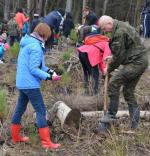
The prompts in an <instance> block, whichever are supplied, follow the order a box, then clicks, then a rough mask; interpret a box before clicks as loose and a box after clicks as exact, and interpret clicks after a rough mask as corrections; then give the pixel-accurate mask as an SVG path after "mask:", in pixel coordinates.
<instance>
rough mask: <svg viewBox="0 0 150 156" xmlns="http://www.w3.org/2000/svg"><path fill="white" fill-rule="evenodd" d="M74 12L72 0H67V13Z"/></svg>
mask: <svg viewBox="0 0 150 156" xmlns="http://www.w3.org/2000/svg"><path fill="white" fill-rule="evenodd" d="M71 10H72V0H67V2H66V12H71Z"/></svg>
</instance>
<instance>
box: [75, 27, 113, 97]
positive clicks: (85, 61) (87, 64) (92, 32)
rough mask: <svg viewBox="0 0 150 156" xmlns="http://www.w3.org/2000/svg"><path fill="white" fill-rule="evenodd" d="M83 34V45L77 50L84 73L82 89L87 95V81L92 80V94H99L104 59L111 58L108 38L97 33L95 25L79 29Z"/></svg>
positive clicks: (104, 68)
mask: <svg viewBox="0 0 150 156" xmlns="http://www.w3.org/2000/svg"><path fill="white" fill-rule="evenodd" d="M81 29H82V30H83V31H84V29H85V30H86V33H87V32H88V33H87V34H85V33H84V32H83V33H81V34H84V35H83V36H84V40H83V45H81V46H80V47H79V48H77V50H78V52H79V59H80V62H81V64H82V68H83V72H84V89H85V94H86V95H88V94H89V80H90V77H91V78H92V88H93V94H94V95H96V94H98V92H99V77H100V74H101V75H103V74H104V72H105V70H106V64H105V59H106V58H107V57H108V56H111V50H110V48H109V38H108V37H106V36H103V35H100V33H97V29H96V27H95V25H93V26H88V27H87V26H84V27H82V28H81ZM88 29H89V30H88Z"/></svg>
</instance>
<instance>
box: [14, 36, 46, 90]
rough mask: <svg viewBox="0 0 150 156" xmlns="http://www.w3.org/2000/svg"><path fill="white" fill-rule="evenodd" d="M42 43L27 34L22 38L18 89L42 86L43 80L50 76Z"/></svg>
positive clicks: (18, 63) (17, 76) (18, 64)
mask: <svg viewBox="0 0 150 156" xmlns="http://www.w3.org/2000/svg"><path fill="white" fill-rule="evenodd" d="M42 45H43V44H42V41H40V40H38V39H36V38H34V37H31V36H29V35H27V34H26V35H25V36H24V37H23V38H22V39H21V41H20V52H19V56H18V62H17V75H16V87H17V88H18V89H34V88H40V82H41V80H46V79H47V77H48V76H49V74H48V73H47V72H46V71H47V70H48V67H46V66H45V63H44V53H45V52H44V49H43V48H42Z"/></svg>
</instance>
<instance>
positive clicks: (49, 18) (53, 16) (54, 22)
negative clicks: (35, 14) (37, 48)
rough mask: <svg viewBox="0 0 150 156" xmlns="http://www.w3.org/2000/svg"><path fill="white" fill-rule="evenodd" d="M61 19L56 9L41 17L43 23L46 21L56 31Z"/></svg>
mask: <svg viewBox="0 0 150 156" xmlns="http://www.w3.org/2000/svg"><path fill="white" fill-rule="evenodd" d="M62 20H63V17H62V15H61V14H60V13H59V12H58V11H52V12H50V13H49V14H48V15H46V16H45V17H44V19H43V21H44V23H47V24H48V25H49V26H50V27H51V28H52V29H53V30H54V31H55V32H56V33H58V32H59V27H60V24H61V21H62Z"/></svg>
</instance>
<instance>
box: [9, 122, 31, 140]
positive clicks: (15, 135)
mask: <svg viewBox="0 0 150 156" xmlns="http://www.w3.org/2000/svg"><path fill="white" fill-rule="evenodd" d="M20 129H21V125H20V124H12V125H11V136H12V143H16V142H28V141H29V138H28V137H26V136H24V137H23V136H21V135H20Z"/></svg>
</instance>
